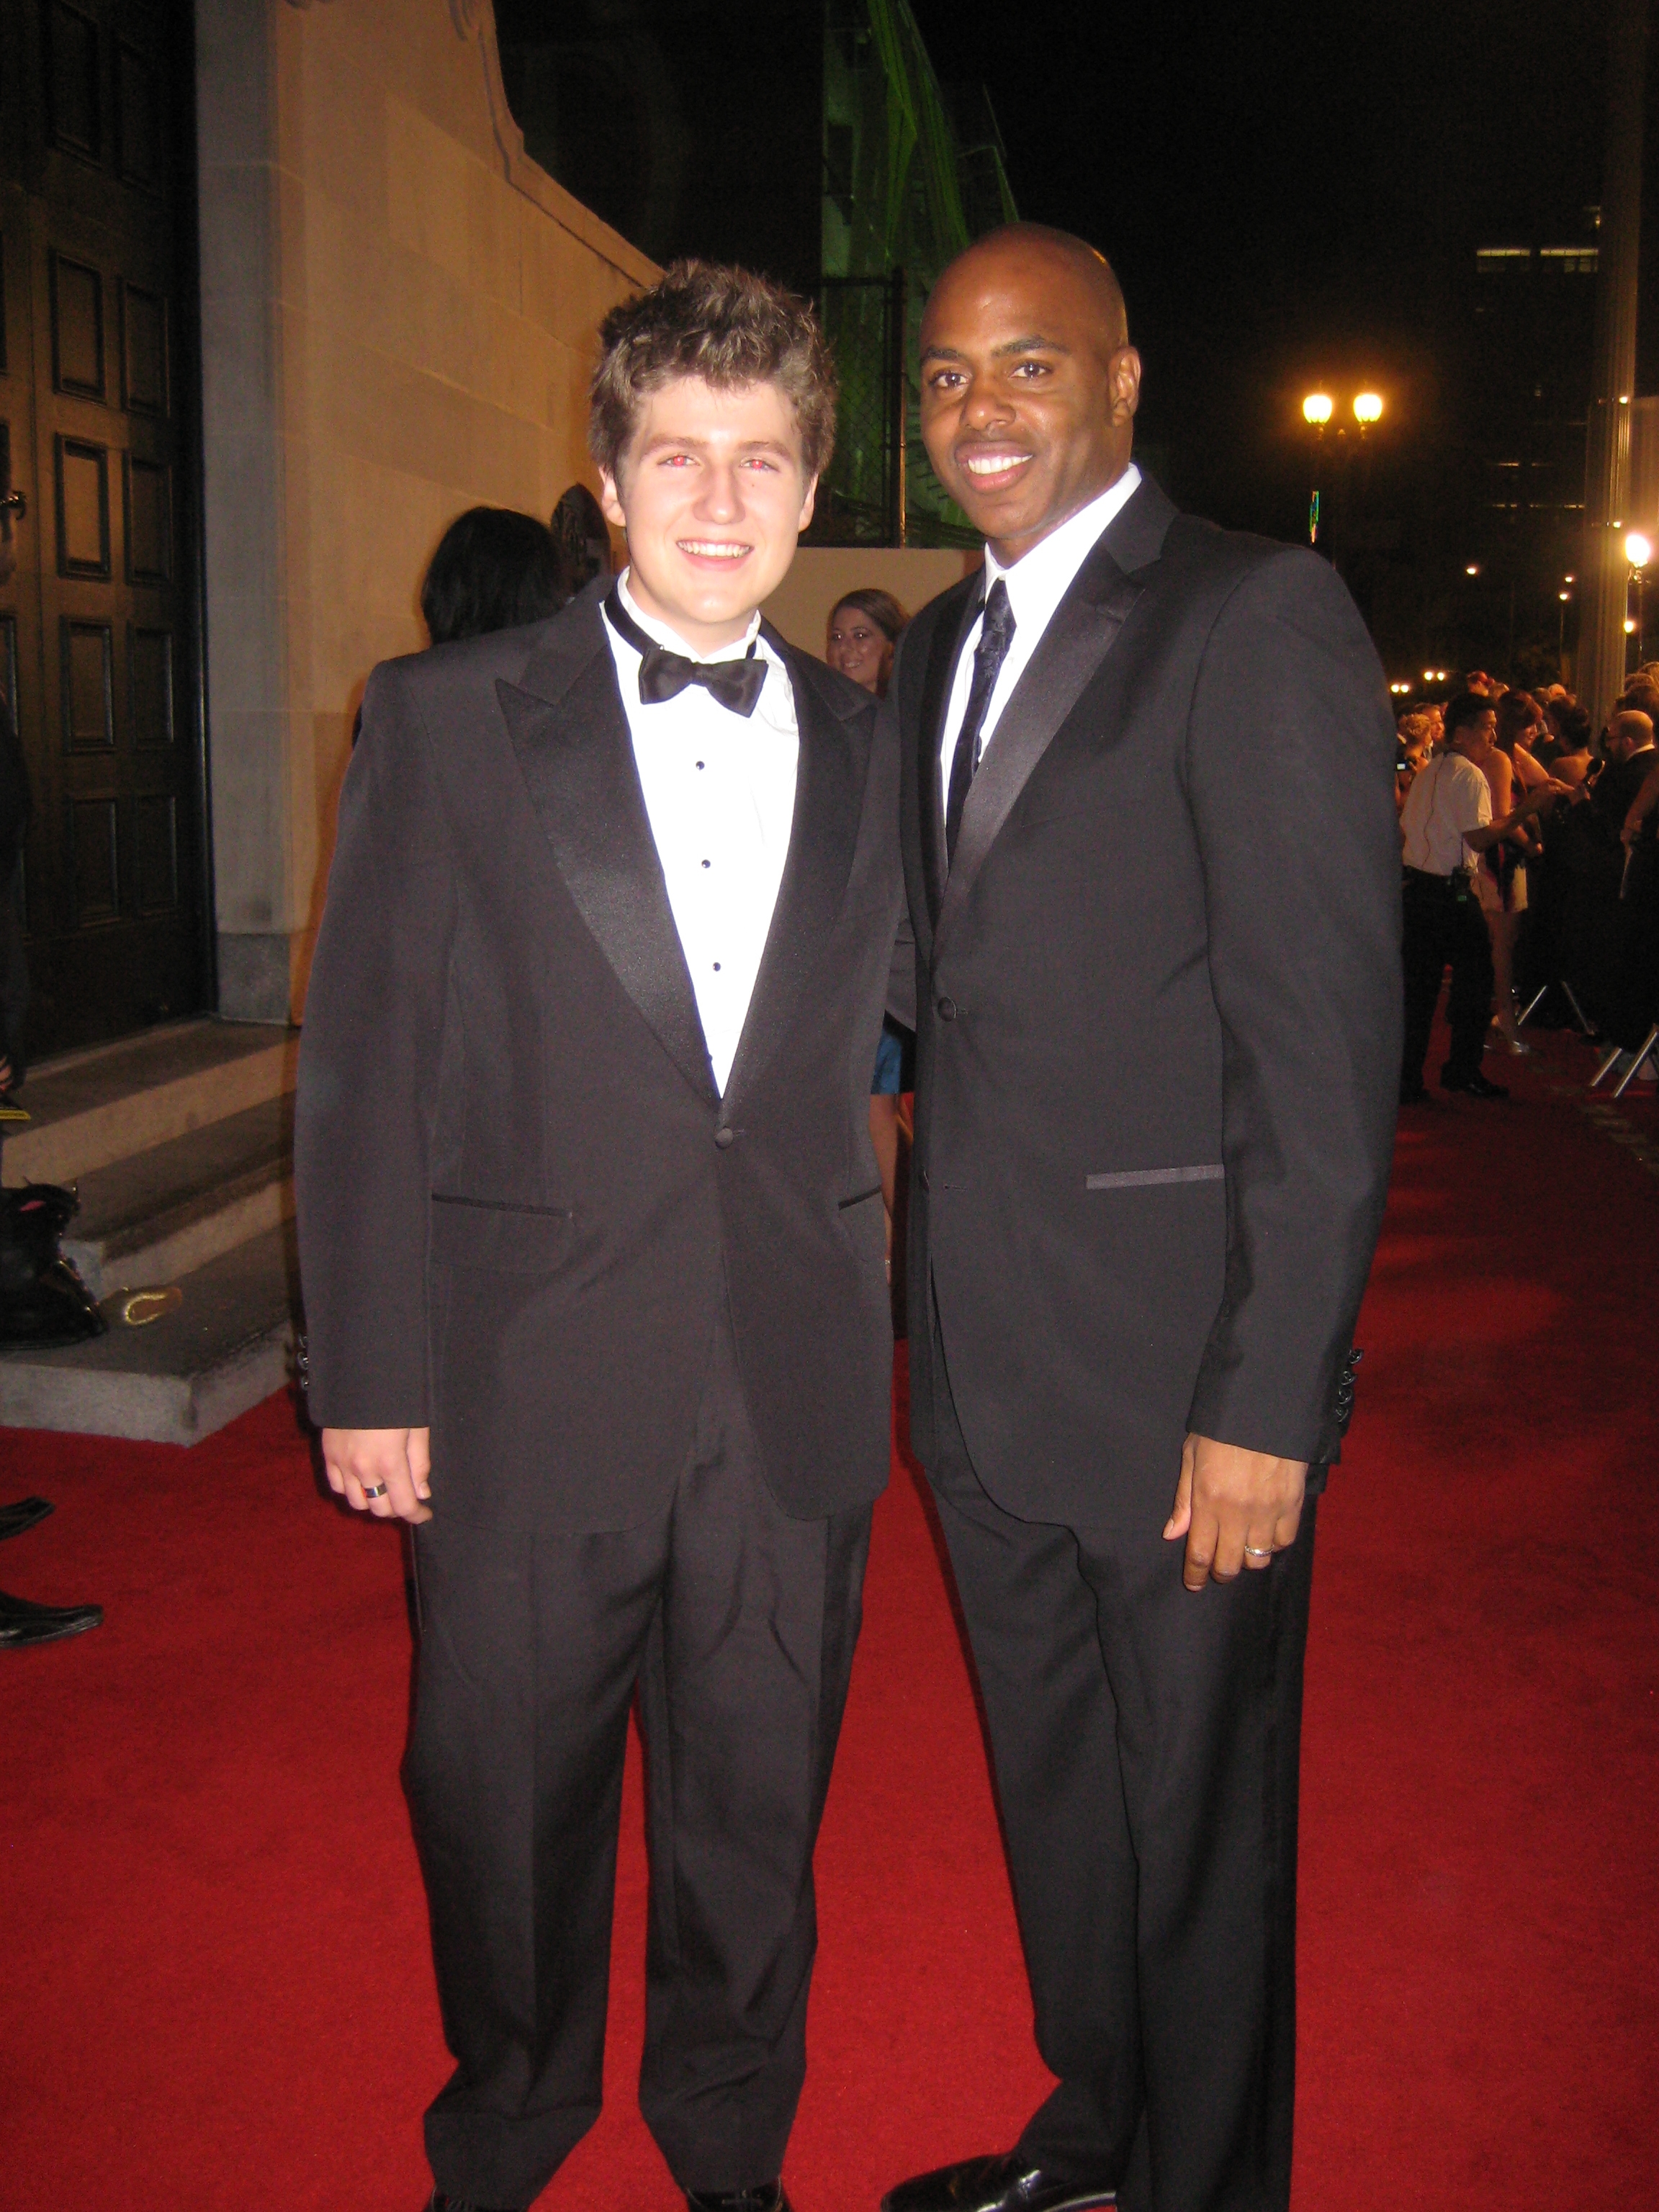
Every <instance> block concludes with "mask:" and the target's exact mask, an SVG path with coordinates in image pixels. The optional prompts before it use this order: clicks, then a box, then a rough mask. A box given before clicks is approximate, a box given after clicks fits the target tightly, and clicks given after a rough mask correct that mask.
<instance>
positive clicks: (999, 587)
mask: <svg viewBox="0 0 1659 2212" xmlns="http://www.w3.org/2000/svg"><path fill="white" fill-rule="evenodd" d="M1013 641H1014V611H1013V609H1012V607H1011V606H1010V605H1009V604H1008V586H1006V584H1005V583H1004V582H1003V580H1002V579H1001V577H1000V576H999V577H998V578H997V580H996V581H995V583H994V584H993V585H992V586H991V588H990V590H989V591H988V592H987V593H986V595H985V617H984V620H983V621H982V622H981V624H980V628H979V643H978V644H977V645H976V646H975V647H974V680H973V682H972V684H969V688H968V711H967V713H966V714H964V715H963V718H962V728H961V730H960V732H958V734H957V749H956V751H955V753H954V755H953V756H952V757H951V794H950V797H949V799H947V800H946V802H945V860H946V863H947V865H948V864H949V862H950V861H951V860H955V858H956V854H957V832H958V831H959V830H960V829H961V828H962V810H963V807H964V806H965V805H967V804H968V787H969V784H970V783H971V782H972V781H973V780H974V777H975V775H976V774H977V773H978V770H979V759H980V754H981V751H982V750H984V747H983V744H982V742H981V740H982V735H983V732H984V728H985V712H986V709H987V708H988V707H989V705H990V703H991V694H992V692H993V691H994V690H996V688H997V678H998V677H999V676H1000V674H1001V673H1002V664H1003V662H1004V661H1005V660H1006V659H1007V658H1008V648H1009V647H1010V646H1011V645H1012V643H1013Z"/></svg>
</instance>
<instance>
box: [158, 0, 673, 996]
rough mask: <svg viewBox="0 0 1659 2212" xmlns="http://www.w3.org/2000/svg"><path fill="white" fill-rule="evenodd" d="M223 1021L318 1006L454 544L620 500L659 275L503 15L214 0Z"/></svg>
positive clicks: (209, 179) (212, 632)
mask: <svg viewBox="0 0 1659 2212" xmlns="http://www.w3.org/2000/svg"><path fill="white" fill-rule="evenodd" d="M197 99H198V131H199V145H200V164H201V184H200V190H201V234H202V319H203V382H204V509H205V516H204V520H205V548H206V588H207V641H208V664H207V665H208V712H209V760H210V778H211V813H212V823H211V830H212V845H213V854H214V865H215V873H216V908H217V931H218V949H219V1004H220V1011H221V1012H222V1013H224V1014H226V1015H228V1016H231V1017H234V1018H244V1019H262V1020H285V1019H289V1018H298V1016H299V1013H300V1012H301V1007H302V1006H303V1001H304V994H305V979H306V975H307V967H308V963H309V957H310V951H311V946H312V944H313V940H314V938H315V933H316V927H317V922H318V920H319V913H320V909H321V903H322V896H323V888H324V884H325V878H326V873H327V867H328V860H329V855H330V852H331V842H332V833H333V820H334V811H335V806H336V804H337V798H338V793H339V787H340V783H341V780H342V778H343V775H344V771H345V764H346V761H347V759H348V757H349V749H350V732H351V726H352V721H353V719H354V716H355V714H356V708H357V706H358V703H359V702H360V700H361V698H362V687H363V684H364V681H365V679H366V678H367V677H368V671H369V670H370V669H371V668H372V667H373V666H374V663H375V662H376V661H377V660H380V659H384V658H385V657H386V655H387V654H389V653H404V652H408V651H410V650H413V649H415V648H416V647H419V646H420V645H422V643H424V635H423V633H422V629H421V628H420V623H419V618H418V612H417V606H416V594H417V592H418V589H419V584H420V579H421V576H422V573H423V571H424V568H425V566H426V562H427V559H428V556H429V554H430V552H431V550H432V548H433V545H434V544H435V541H436V539H437V538H438V536H439V534H440V532H441V530H442V529H443V528H444V526H445V525H446V524H447V523H448V522H449V521H450V520H452V519H453V516H454V515H455V514H457V513H459V511H460V510H461V509H462V508H464V507H469V506H471V505H474V504H475V503H477V502H479V501H488V502H489V503H491V504H495V505H501V506H511V507H525V508H527V509H530V510H531V511H532V512H535V513H541V514H546V513H549V512H550V510H551V508H552V506H553V504H554V502H555V501H556V499H557V498H558V496H559V495H560V493H561V492H562V491H563V490H564V489H565V488H566V486H567V485H568V484H569V483H571V482H573V481H574V479H576V478H577V477H581V478H583V479H584V480H586V481H587V482H589V483H593V484H595V485H597V477H596V476H595V474H594V472H593V471H592V466H591V464H590V463H589V462H588V459H587V455H586V445H585V429H586V403H585V387H586V375H587V370H588V367H589V363H590V360H591V356H592V344H593V340H594V334H595V330H596V326H597V324H598V322H599V318H600V317H601V316H602V315H603V314H604V313H605V310H606V309H607V308H608V307H610V306H611V304H612V303H613V302H614V301H617V300H618V299H620V298H622V297H623V296H625V295H627V294H628V293H629V292H630V291H634V290H636V289H638V288H639V287H640V286H641V284H644V283H650V282H651V281H652V279H653V276H654V275H655V273H656V272H655V270H654V269H653V266H652V264H650V263H649V262H648V261H647V260H646V259H645V258H644V257H643V256H642V255H641V254H639V253H637V252H635V250H634V249H633V248H632V247H631V246H629V245H628V244H627V243H626V241H625V240H623V239H622V238H621V237H619V236H618V235H617V234H616V233H615V232H614V231H612V230H611V229H609V228H607V226H606V225H605V224H604V223H602V222H599V219H598V218H597V217H596V216H592V215H591V214H590V213H589V212H588V211H587V210H586V209H585V208H584V207H582V206H581V205H580V203H579V202H577V201H576V200H574V199H573V198H572V197H571V196H570V195H569V194H568V192H567V191H564V190H563V189H562V187H561V186H559V185H556V184H555V183H554V182H553V180H552V179H550V177H548V176H547V175H546V174H545V173H544V172H543V171H541V170H540V169H538V168H537V167H535V165H534V164H533V163H532V162H531V161H528V159H527V158H526V155H525V153H524V149H523V141H522V139H521V137H520V134H519V131H518V130H517V127H516V126H515V125H514V124H513V121H512V118H511V117H510V115H509V113H508V112H507V106H506V103H505V101H504V100H503V98H502V96H501V76H500V69H499V64H498V60H497V56H496V49H495V21H494V15H493V11H492V9H491V7H490V4H489V0H198V4H197Z"/></svg>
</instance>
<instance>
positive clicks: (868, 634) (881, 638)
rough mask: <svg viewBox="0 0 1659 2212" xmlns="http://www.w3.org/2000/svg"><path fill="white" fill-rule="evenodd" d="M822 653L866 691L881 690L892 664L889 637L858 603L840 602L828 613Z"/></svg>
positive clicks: (843, 674) (842, 673)
mask: <svg viewBox="0 0 1659 2212" xmlns="http://www.w3.org/2000/svg"><path fill="white" fill-rule="evenodd" d="M823 657H824V659H826V660H827V661H828V662H829V665H830V666H831V668H833V669H836V671H838V672H839V673H840V674H841V675H842V676H848V677H851V678H852V680H853V682H854V684H862V685H863V686H864V688H865V690H866V691H877V692H879V691H881V690H883V689H884V686H885V684H886V682H887V677H888V674H889V671H890V670H891V668H892V665H893V647H892V641H891V640H890V638H889V637H888V635H887V633H886V631H885V630H884V629H882V627H881V625H880V623H878V622H877V621H876V620H875V619H874V617H872V616H870V615H867V614H866V613H865V611H864V610H863V608H862V607H854V606H848V605H842V606H839V607H837V608H836V611H835V612H834V614H832V615H831V616H830V617H829V629H828V631H827V632H826V634H825V637H824V646H823Z"/></svg>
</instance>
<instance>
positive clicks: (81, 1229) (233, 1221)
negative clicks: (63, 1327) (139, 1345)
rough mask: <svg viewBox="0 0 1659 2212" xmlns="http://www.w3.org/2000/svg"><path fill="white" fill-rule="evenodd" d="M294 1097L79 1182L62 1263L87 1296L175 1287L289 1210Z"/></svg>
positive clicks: (211, 1124)
mask: <svg viewBox="0 0 1659 2212" xmlns="http://www.w3.org/2000/svg"><path fill="white" fill-rule="evenodd" d="M293 1149H294V1100H293V1097H292V1094H291V1093H289V1092H284V1093H283V1095H282V1096H281V1097H276V1098H266V1099H262V1100H261V1101H260V1103H258V1105H257V1106H249V1107H246V1108H245V1109H243V1111H242V1112H241V1113H240V1114H231V1115H227V1116H226V1118H225V1119H224V1120H223V1121H210V1122H209V1123H208V1124H207V1125H206V1127H203V1128H199V1129H192V1130H191V1132H190V1133H188V1134H187V1135H185V1136H182V1137H173V1138H171V1139H169V1140H168V1141H167V1143H165V1144H161V1145H153V1146H150V1148H149V1151H148V1152H135V1153H134V1154H133V1155H132V1157H131V1158H130V1159H124V1160H115V1161H112V1163H111V1164H110V1165H109V1166H108V1167H104V1168H94V1170H92V1172H91V1173H90V1174H89V1175H83V1176H82V1177H81V1178H80V1182H79V1189H80V1196H81V1211H80V1212H79V1213H78V1214H77V1215H76V1218H75V1219H74V1220H73V1221H72V1222H71V1223H70V1226H69V1231H68V1233H67V1234H66V1235H65V1237H64V1256H65V1258H67V1259H70V1260H72V1261H74V1263H75V1265H76V1267H78V1268H79V1270H80V1273H81V1279H82V1282H83V1283H84V1284H85V1285H86V1286H87V1288H88V1290H89V1291H91V1292H92V1294H93V1296H94V1297H95V1298H102V1297H108V1296H109V1295H110V1294H111V1293H112V1292H113V1291H118V1290H137V1289H139V1288H140V1287H141V1286H149V1285H160V1284H165V1283H172V1282H176V1281H177V1279H179V1276H180V1275H184V1274H188V1273H190V1272H191V1269H192V1268H196V1267H205V1266H206V1264H207V1262H208V1261H210V1260H216V1259H218V1258H219V1256H220V1255H221V1254H222V1253H225V1252H229V1251H232V1250H234V1248H235V1247H236V1246H237V1245H238V1244H245V1243H246V1242H247V1240H248V1239H249V1237H258V1236H261V1235H263V1234H264V1232H265V1231H267V1230H270V1229H276V1228H277V1227H279V1226H280V1225H281V1224H282V1223H283V1222H284V1221H286V1220H287V1219H289V1217H290V1216H291V1215H292V1213H293V1212H294V1176H293Z"/></svg>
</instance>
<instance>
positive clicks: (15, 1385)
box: [0, 1021, 299, 1444]
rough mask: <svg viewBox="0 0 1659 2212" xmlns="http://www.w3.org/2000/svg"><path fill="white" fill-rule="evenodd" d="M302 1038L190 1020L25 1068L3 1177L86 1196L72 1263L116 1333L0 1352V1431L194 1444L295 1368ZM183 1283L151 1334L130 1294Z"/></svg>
mask: <svg viewBox="0 0 1659 2212" xmlns="http://www.w3.org/2000/svg"><path fill="white" fill-rule="evenodd" d="M298 1042H299V1039H298V1033H297V1031H295V1030H287V1029H278V1028H271V1027H268V1026H266V1025H264V1024H252V1023H221V1022H215V1021H195V1022H185V1023H176V1024H171V1025H169V1026H168V1027H167V1028H166V1029H161V1030H149V1031H146V1032H145V1033H144V1034H143V1036H137V1037H132V1038H128V1039H125V1040H124V1041H122V1042H119V1043H118V1044H113V1045H106V1046H100V1047H99V1048H96V1049H95V1050H93V1051H90V1052H84V1053H76V1054H68V1055H66V1056H65V1057H64V1059H62V1060H56V1061H51V1062H47V1063H45V1064H43V1065H42V1066H40V1067H38V1068H36V1069H33V1070H32V1071H31V1073H30V1075H29V1079H28V1084H27V1088H26V1090H25V1091H24V1092H23V1094H22V1103H23V1104H25V1105H26V1106H27V1108H28V1109H29V1113H30V1115H31V1120H30V1121H29V1123H28V1124H27V1127H23V1128H21V1129H20V1131H19V1133H17V1134H16V1135H15V1136H9V1137H8V1138H7V1139H6V1142H5V1146H4V1152H3V1164H4V1170H5V1180H6V1182H8V1183H9V1184H17V1183H21V1182H58V1183H66V1184H70V1185H72V1186H74V1187H75V1188H76V1190H77V1192H78V1194H79V1196H80V1200H81V1211H80V1213H79V1214H78V1215H77V1216H76V1219H75V1220H74V1221H73V1222H72V1223H71V1224H70V1228H69V1231H68V1232H67V1234H66V1235H65V1237H64V1253H65V1255H66V1256H67V1257H68V1258H70V1260H72V1261H74V1262H75V1264H76V1267H77V1268H78V1269H79V1271H80V1273H81V1276H82V1280H83V1281H84V1282H85V1283H86V1285H87V1286H88V1289H89V1290H90V1291H92V1293H93V1295H94V1297H97V1298H99V1299H100V1301H101V1302H102V1304H103V1306H104V1311H105V1316H106V1319H107V1320H108V1321H109V1322H110V1329H109V1334H107V1335H106V1336H103V1337H100V1338H99V1339H98V1340H96V1341H95V1342H94V1343H91V1344H85V1345H74V1346H65V1347H64V1348H63V1349H61V1350H58V1351H54V1352H41V1351H37V1350H34V1349H33V1348H31V1347H27V1346H11V1347H9V1348H0V1424H3V1425H8V1426H11V1427H21V1428H41V1429H70V1430H77V1431H82V1432H83V1433H88V1434H92V1435H97V1436H120V1437H142V1438H145V1439H148V1440H149V1441H151V1442H154V1443H186V1444H187V1443H195V1442H196V1440H197V1438H198V1437H204V1436H207V1435H209V1434H210V1433H211V1431H213V1430H215V1429H217V1428H222V1426H223V1425H224V1424H225V1423H226V1422H227V1421H229V1420H234V1419H235V1417H236V1415H237V1414H238V1413H243V1412H246V1409H247V1407H250V1406H252V1405H256V1404H257V1403H258V1401H259V1400H260V1399H262V1398H264V1397H267V1396H269V1395H270V1393H271V1392H272V1391H273V1390H276V1389H280V1388H281V1387H282V1385H283V1382H284V1381H285V1380H286V1379H287V1376H288V1375H289V1371H290V1368H291V1364H292V1357H293V1346H294V1337H295V1316H296V1315H297V1313H298V1310H299V1282H298V1269H297V1267H296V1266H295V1259H294V1252H293V1231H292V1216H293V1211H294V1186H293V1166H292V1162H293V1142H292V1138H293V1089H294V1081H295V1068H296V1064H297V1060H298ZM163 1285H176V1286H177V1287H178V1289H179V1291H180V1293H181V1302H180V1303H179V1305H178V1306H176V1307H175V1308H174V1309H173V1310H171V1311H169V1312H166V1313H164V1314H163V1315H162V1316H161V1318H160V1319H159V1320H157V1321H155V1322H150V1323H149V1324H147V1325H146V1326H145V1327H143V1328H128V1327H125V1325H124V1324H123V1322H122V1321H121V1318H120V1310H121V1307H122V1305H123V1304H124V1294H125V1293H126V1292H129V1291H137V1290H141V1289H150V1288H158V1287H161V1286H163Z"/></svg>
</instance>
